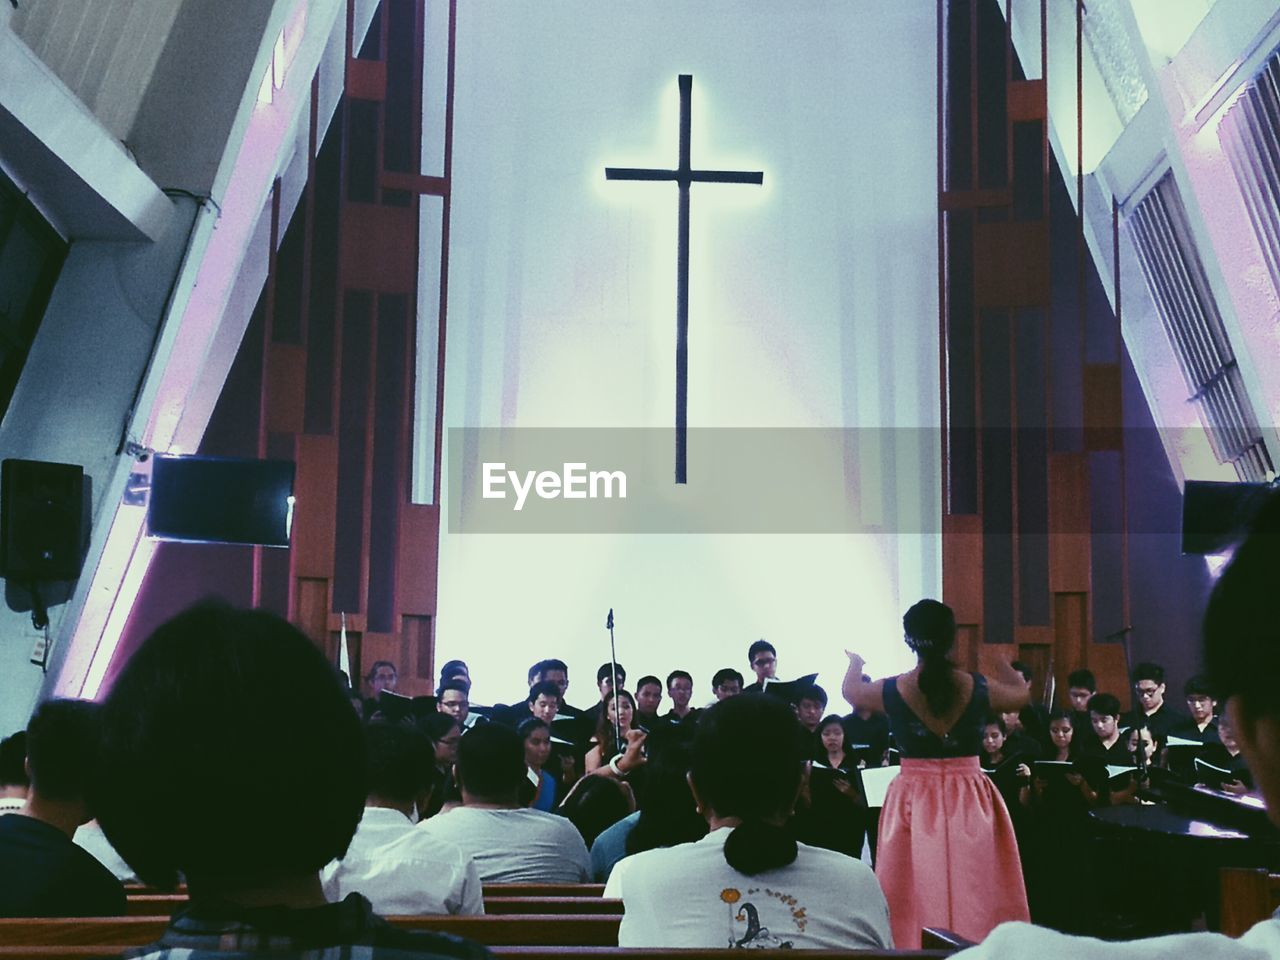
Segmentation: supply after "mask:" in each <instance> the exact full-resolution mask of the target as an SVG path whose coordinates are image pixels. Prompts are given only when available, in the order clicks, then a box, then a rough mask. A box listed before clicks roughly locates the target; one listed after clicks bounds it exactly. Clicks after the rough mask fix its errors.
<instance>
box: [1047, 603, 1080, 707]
mask: <svg viewBox="0 0 1280 960" xmlns="http://www.w3.org/2000/svg"><path fill="white" fill-rule="evenodd" d="M1088 629H1089V595H1088V594H1086V593H1056V594H1054V597H1053V634H1054V652H1055V654H1056V656H1055V657H1054V663H1053V668H1054V673H1055V675H1056V676H1057V678H1058V703H1059V705H1066V703H1067V675H1068V674H1069V673H1071V671H1072V670H1077V669H1079V668H1080V667H1083V666H1086V665H1087V664H1088V646H1089V638H1088Z"/></svg>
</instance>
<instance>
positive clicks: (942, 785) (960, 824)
mask: <svg viewBox="0 0 1280 960" xmlns="http://www.w3.org/2000/svg"><path fill="white" fill-rule="evenodd" d="M876 876H877V878H878V879H879V880H880V886H881V887H882V888H883V889H884V895H885V898H886V899H887V900H888V901H889V921H890V925H891V926H892V928H893V942H894V945H895V946H896V947H897V948H898V949H899V950H908V949H919V947H920V930H921V928H923V927H943V928H945V929H948V930H952V931H954V932H955V933H958V934H959V935H960V936H962V937H965V938H967V939H969V940H975V941H977V940H982V939H983V938H984V937H985V936H986V935H987V934H988V933H990V932H991V930H992V929H993V928H994V927H995V926H996V925H997V924H1000V923H1003V922H1005V921H1006V920H1030V919H1031V915H1030V911H1029V910H1028V909H1027V888H1026V886H1025V884H1024V883H1023V881H1022V864H1021V863H1020V862H1019V860H1018V841H1017V839H1016V838H1015V837H1014V834H1013V822H1012V821H1011V820H1010V819H1009V811H1008V809H1007V808H1006V807H1005V805H1004V798H1002V797H1001V796H1000V793H999V791H997V790H996V788H995V785H994V784H992V782H991V780H990V779H989V778H988V777H987V775H986V774H984V773H983V772H982V769H981V768H980V767H979V766H978V758H977V757H956V758H954V759H948V760H907V759H904V760H903V761H902V770H901V772H900V773H899V775H898V777H897V778H896V779H895V780H894V781H893V782H892V783H891V784H889V790H888V793H887V794H886V796H885V801H884V810H883V811H882V812H881V814H880V845H879V849H878V850H877V858H876Z"/></svg>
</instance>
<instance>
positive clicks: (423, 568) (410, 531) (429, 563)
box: [396, 504, 440, 616]
mask: <svg viewBox="0 0 1280 960" xmlns="http://www.w3.org/2000/svg"><path fill="white" fill-rule="evenodd" d="M439 545H440V508H439V507H437V506H434V505H433V506H426V505H423V504H407V505H404V506H402V507H401V508H400V542H399V545H398V546H399V549H400V555H399V558H398V559H397V561H396V580H397V584H396V587H397V590H396V595H397V597H399V600H400V612H401V613H403V614H406V615H409V614H414V615H420V616H428V615H433V614H434V613H435V612H436V563H437V560H438V559H439V553H440V551H439Z"/></svg>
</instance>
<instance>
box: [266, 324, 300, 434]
mask: <svg viewBox="0 0 1280 960" xmlns="http://www.w3.org/2000/svg"><path fill="white" fill-rule="evenodd" d="M306 376H307V351H306V350H305V349H304V348H302V347H300V346H297V345H295V344H290V343H272V344H269V345H268V346H267V373H266V378H265V379H266V382H265V384H264V385H263V387H264V391H265V393H266V398H267V410H266V421H267V430H268V431H269V432H271V433H301V432H302V410H303V405H304V403H305V400H306Z"/></svg>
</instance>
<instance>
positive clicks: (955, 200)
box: [938, 187, 1013, 210]
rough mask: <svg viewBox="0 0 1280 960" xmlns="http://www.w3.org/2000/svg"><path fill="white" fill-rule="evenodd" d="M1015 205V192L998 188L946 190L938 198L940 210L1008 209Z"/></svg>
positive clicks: (1005, 188) (1007, 188) (1006, 188)
mask: <svg viewBox="0 0 1280 960" xmlns="http://www.w3.org/2000/svg"><path fill="white" fill-rule="evenodd" d="M1012 203H1013V190H1011V189H1010V188H1009V187H998V188H992V189H989V190H945V191H943V192H942V193H941V194H940V195H939V197H938V209H939V210H974V209H977V208H978V207H1007V206H1010V205H1011V204H1012Z"/></svg>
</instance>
